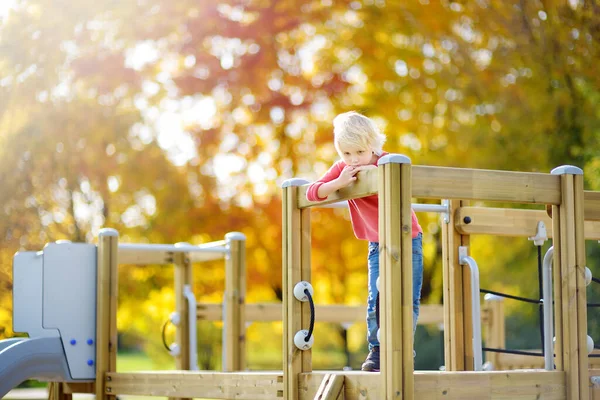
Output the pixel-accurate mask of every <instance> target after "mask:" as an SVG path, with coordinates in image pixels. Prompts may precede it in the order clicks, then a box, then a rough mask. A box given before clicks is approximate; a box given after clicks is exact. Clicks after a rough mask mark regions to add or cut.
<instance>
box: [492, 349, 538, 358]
mask: <svg viewBox="0 0 600 400" xmlns="http://www.w3.org/2000/svg"><path fill="white" fill-rule="evenodd" d="M482 350H483V351H491V352H494V353H507V354H520V355H523V356H535V357H543V356H544V355H543V354H542V353H535V352H533V351H524V350H507V349H496V348H491V347H483V348H482Z"/></svg>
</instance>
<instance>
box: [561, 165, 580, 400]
mask: <svg viewBox="0 0 600 400" xmlns="http://www.w3.org/2000/svg"><path fill="white" fill-rule="evenodd" d="M552 173H553V174H555V175H556V176H558V177H560V183H561V185H560V190H561V200H562V202H561V204H559V205H558V206H555V207H553V210H552V217H553V222H554V225H553V230H554V232H553V235H554V271H555V274H554V278H555V279H556V280H558V282H557V285H555V294H556V296H555V315H556V324H555V326H556V343H557V345H558V346H557V347H555V354H557V357H556V358H557V361H556V365H557V369H560V370H563V371H565V373H566V385H567V398H568V399H569V400H575V399H587V398H588V397H589V382H588V378H587V371H588V369H587V351H586V347H587V346H586V340H585V338H586V337H587V323H586V321H585V319H587V316H586V300H585V283H584V278H583V276H584V274H583V268H584V265H582V262H583V263H584V262H585V248H584V247H583V246H584V245H583V240H584V235H583V213H584V211H583V177H582V174H583V172H582V171H581V169H579V168H577V167H572V166H563V167H558V168H555V169H554V170H553V171H552ZM557 239H558V240H557ZM579 275H581V276H579ZM559 308H560V310H558V309H559ZM584 317H585V318H584Z"/></svg>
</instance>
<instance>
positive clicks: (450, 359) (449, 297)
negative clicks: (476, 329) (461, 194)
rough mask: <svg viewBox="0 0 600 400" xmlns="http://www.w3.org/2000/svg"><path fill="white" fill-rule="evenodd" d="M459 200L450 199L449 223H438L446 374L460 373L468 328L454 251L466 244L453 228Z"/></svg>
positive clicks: (462, 282)
mask: <svg viewBox="0 0 600 400" xmlns="http://www.w3.org/2000/svg"><path fill="white" fill-rule="evenodd" d="M466 204H467V203H465V202H461V201H459V200H450V202H449V207H450V213H449V223H447V224H442V254H443V256H444V258H443V259H442V269H443V280H444V283H443V288H444V290H443V297H444V327H445V329H444V364H445V367H446V371H464V370H465V369H466V367H467V365H466V364H465V358H466V355H465V349H466V347H468V346H467V344H466V340H467V339H466V338H467V337H468V336H467V332H465V327H466V326H467V325H468V320H467V319H466V314H465V313H466V312H467V313H468V312H469V311H468V309H469V307H468V306H469V304H467V303H465V300H464V297H463V292H464V291H465V288H468V285H467V286H465V285H466V284H467V283H468V278H469V276H468V275H469V274H468V273H466V274H463V267H462V266H461V265H460V264H459V262H458V248H459V247H460V246H468V245H469V236H467V235H461V234H460V233H459V232H458V231H457V230H456V229H455V228H454V227H455V226H456V223H455V221H456V212H455V210H457V209H460V208H461V207H464V206H466Z"/></svg>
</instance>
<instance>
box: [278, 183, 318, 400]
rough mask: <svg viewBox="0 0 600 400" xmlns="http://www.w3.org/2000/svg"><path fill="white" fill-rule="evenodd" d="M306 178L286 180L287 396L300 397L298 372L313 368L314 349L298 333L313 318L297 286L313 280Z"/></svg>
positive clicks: (285, 309) (285, 359) (283, 250)
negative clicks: (303, 191) (302, 205)
mask: <svg viewBox="0 0 600 400" xmlns="http://www.w3.org/2000/svg"><path fill="white" fill-rule="evenodd" d="M304 183H306V181H303V180H299V179H291V180H288V181H286V182H284V184H283V195H282V222H283V227H282V228H283V234H282V236H283V238H282V240H283V243H282V252H283V255H282V263H283V266H282V268H283V285H282V287H283V373H284V384H283V397H284V398H285V399H286V400H287V399H289V400H296V399H297V398H298V374H299V373H301V372H308V371H310V370H311V365H310V364H311V350H304V351H303V350H299V349H298V348H297V347H296V346H295V344H294V336H295V335H296V333H297V332H298V331H300V330H302V329H307V328H308V324H307V323H306V321H308V320H309V318H310V309H309V305H308V304H307V302H300V301H298V300H297V299H296V298H295V297H294V287H295V286H296V284H297V283H300V282H302V281H307V282H310V209H304V210H300V209H299V208H298V206H297V205H298V197H299V193H298V192H299V190H298V189H299V186H300V185H302V184H304Z"/></svg>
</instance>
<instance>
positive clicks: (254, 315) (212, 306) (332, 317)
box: [197, 303, 444, 325]
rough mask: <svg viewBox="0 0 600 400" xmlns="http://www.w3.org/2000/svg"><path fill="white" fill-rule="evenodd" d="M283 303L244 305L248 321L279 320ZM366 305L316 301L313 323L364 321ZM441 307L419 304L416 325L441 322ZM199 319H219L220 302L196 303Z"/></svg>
mask: <svg viewBox="0 0 600 400" xmlns="http://www.w3.org/2000/svg"><path fill="white" fill-rule="evenodd" d="M282 307H283V306H282V303H247V304H246V305H245V309H246V312H245V313H246V317H245V320H246V321H247V322H275V321H277V322H280V321H281V320H282V315H283V311H282ZM365 309H366V306H364V305H362V306H349V305H343V304H315V314H316V316H317V317H316V322H317V323H320V322H329V323H336V324H343V323H356V322H359V323H364V322H365ZM443 310H444V306H443V305H441V304H421V308H420V313H419V320H418V321H417V322H418V324H419V325H428V324H441V323H443V322H444V314H443ZM197 314H198V319H199V320H203V321H222V320H223V305H222V304H221V303H199V304H198V305H197Z"/></svg>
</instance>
